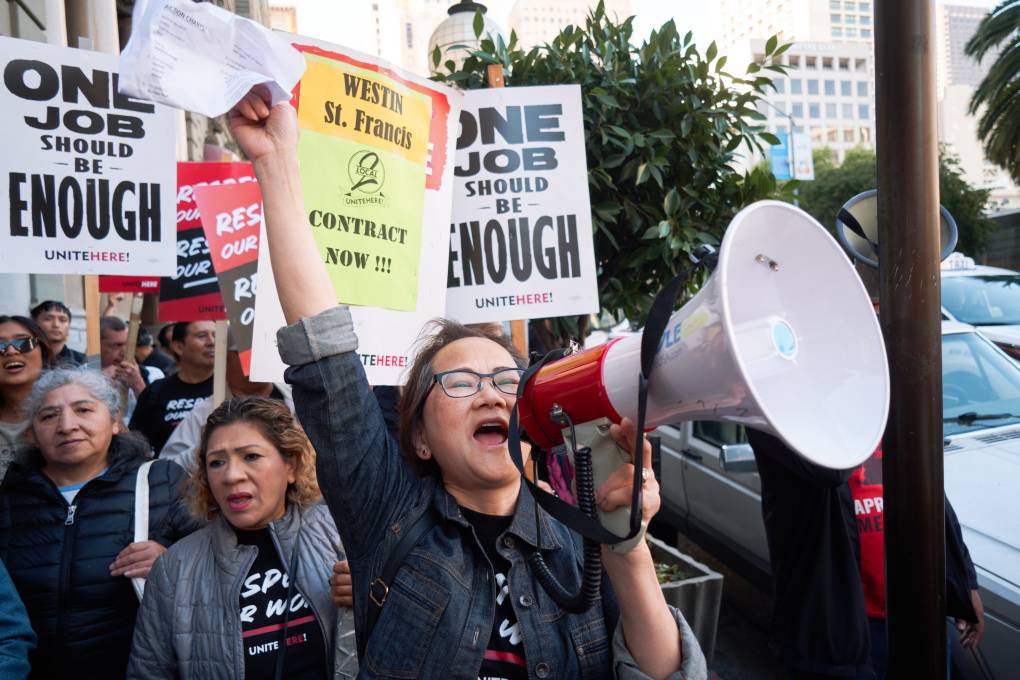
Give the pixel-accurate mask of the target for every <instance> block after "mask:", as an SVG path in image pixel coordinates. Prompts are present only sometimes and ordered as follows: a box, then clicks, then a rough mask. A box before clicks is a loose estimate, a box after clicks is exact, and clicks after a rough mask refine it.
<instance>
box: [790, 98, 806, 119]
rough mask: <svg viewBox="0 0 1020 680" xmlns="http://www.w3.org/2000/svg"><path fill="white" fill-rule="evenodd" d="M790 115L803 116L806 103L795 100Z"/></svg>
mask: <svg viewBox="0 0 1020 680" xmlns="http://www.w3.org/2000/svg"><path fill="white" fill-rule="evenodd" d="M790 115H791V116H793V117H794V118H803V117H804V105H803V104H801V103H800V102H793V104H790Z"/></svg>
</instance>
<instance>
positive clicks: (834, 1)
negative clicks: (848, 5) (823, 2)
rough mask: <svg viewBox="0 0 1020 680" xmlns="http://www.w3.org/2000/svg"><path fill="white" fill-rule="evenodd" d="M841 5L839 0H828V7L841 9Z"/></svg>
mask: <svg viewBox="0 0 1020 680" xmlns="http://www.w3.org/2000/svg"><path fill="white" fill-rule="evenodd" d="M842 5H843V3H842V2H840V1H839V0H829V9H842Z"/></svg>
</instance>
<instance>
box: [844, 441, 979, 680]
mask: <svg viewBox="0 0 1020 680" xmlns="http://www.w3.org/2000/svg"><path fill="white" fill-rule="evenodd" d="M847 483H848V485H849V486H850V494H851V496H852V497H853V503H854V516H855V517H856V518H857V538H858V544H859V545H860V573H861V587H862V589H863V591H864V603H865V608H866V610H867V614H868V627H869V629H870V631H871V664H872V667H873V669H874V671H875V678H876V679H877V680H881V679H882V678H885V671H886V661H887V656H888V654H887V652H888V650H887V648H886V636H885V618H886V613H885V522H884V509H885V508H884V503H883V495H882V488H883V487H882V447H881V445H880V446H879V447H878V449H876V450H875V453H874V454H872V456H871V458H869V459H868V460H866V461H865V462H864V465H862V466H861V467H859V468H857V470H855V471H854V472H853V474H852V475H851V476H850V479H849V481H848V482H847ZM946 593H947V596H948V597H947V601H946V605H947V609H946V611H947V613H948V614H949V616H950V617H952V618H954V619H955V623H956V628H957V630H959V631H960V646H962V647H963V648H964V649H972V648H974V647H976V646H977V644H978V642H980V641H981V636H982V634H983V633H984V627H985V620H984V607H983V606H982V603H981V596H980V595H979V594H978V590H977V574H976V573H975V571H974V563H973V562H972V561H971V559H970V552H969V551H968V550H967V546H966V545H965V544H964V542H963V534H962V532H961V531H960V522H959V520H957V518H956V512H955V511H954V510H953V507H952V506H951V505H950V504H949V499H946Z"/></svg>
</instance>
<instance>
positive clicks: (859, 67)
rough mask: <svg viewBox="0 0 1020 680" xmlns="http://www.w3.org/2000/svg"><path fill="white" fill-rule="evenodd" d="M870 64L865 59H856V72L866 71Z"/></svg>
mask: <svg viewBox="0 0 1020 680" xmlns="http://www.w3.org/2000/svg"><path fill="white" fill-rule="evenodd" d="M867 67H868V62H867V61H865V60H864V59H854V70H855V71H866V70H867Z"/></svg>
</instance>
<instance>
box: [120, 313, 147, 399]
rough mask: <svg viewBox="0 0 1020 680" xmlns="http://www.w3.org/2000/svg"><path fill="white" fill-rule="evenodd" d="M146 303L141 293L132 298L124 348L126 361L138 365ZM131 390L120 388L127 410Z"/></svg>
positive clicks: (139, 368)
mask: <svg viewBox="0 0 1020 680" xmlns="http://www.w3.org/2000/svg"><path fill="white" fill-rule="evenodd" d="M144 303H145V296H143V295H142V294H141V293H134V297H132V298H131V317H130V319H129V321H128V336H127V346H126V347H125V348H124V361H130V362H131V363H134V364H137V363H138V362H137V361H135V348H137V347H138V327H139V326H140V325H141V323H142V305H143V304H144ZM138 372H139V373H141V372H142V367H141V366H139V367H138ZM142 380H145V376H144V375H142ZM129 389H131V388H129V387H128V386H127V385H124V384H121V386H120V403H121V404H122V405H123V407H124V408H127V403H128V390H129Z"/></svg>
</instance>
